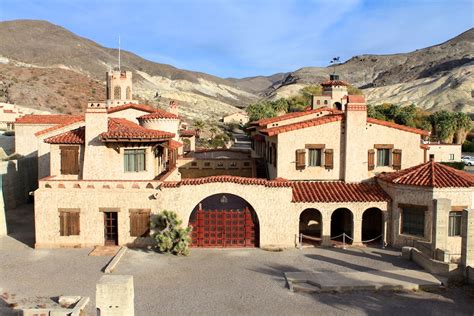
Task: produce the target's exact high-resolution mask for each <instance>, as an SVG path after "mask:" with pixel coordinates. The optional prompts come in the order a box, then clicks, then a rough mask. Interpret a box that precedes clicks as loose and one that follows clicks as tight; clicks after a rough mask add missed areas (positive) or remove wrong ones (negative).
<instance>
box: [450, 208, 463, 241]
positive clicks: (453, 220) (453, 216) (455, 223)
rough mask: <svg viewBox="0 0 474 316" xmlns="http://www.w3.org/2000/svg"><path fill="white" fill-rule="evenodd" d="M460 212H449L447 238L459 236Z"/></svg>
mask: <svg viewBox="0 0 474 316" xmlns="http://www.w3.org/2000/svg"><path fill="white" fill-rule="evenodd" d="M461 221H462V212H449V229H448V236H461Z"/></svg>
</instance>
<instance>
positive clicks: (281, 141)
mask: <svg viewBox="0 0 474 316" xmlns="http://www.w3.org/2000/svg"><path fill="white" fill-rule="evenodd" d="M340 130H341V121H336V122H332V123H328V124H324V125H319V126H313V127H308V128H305V129H299V130H295V131H293V132H287V133H282V134H279V135H278V144H277V146H278V147H277V151H278V154H277V155H278V159H277V168H278V171H277V172H276V173H275V172H274V170H273V169H272V167H271V166H269V171H270V175H271V177H272V178H275V177H282V178H285V179H291V180H306V179H311V180H339V179H342V175H341V170H342V169H341V164H342V163H341V162H342V157H341V148H344V146H343V144H342V140H341V133H340ZM270 139H271V138H270ZM306 144H325V145H326V149H333V152H334V168H333V169H331V170H327V169H325V168H324V166H323V167H308V159H309V155H308V153H306V168H305V169H304V170H296V154H295V152H296V150H297V149H305V145H306ZM323 156H324V155H323ZM323 165H324V159H323Z"/></svg>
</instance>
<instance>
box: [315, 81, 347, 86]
mask: <svg viewBox="0 0 474 316" xmlns="http://www.w3.org/2000/svg"><path fill="white" fill-rule="evenodd" d="M321 85H322V86H323V87H324V86H348V85H349V84H348V83H347V82H345V81H342V80H328V81H324V82H321Z"/></svg>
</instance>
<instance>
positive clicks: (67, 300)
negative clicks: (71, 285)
mask: <svg viewBox="0 0 474 316" xmlns="http://www.w3.org/2000/svg"><path fill="white" fill-rule="evenodd" d="M80 299H81V297H80V296H60V297H59V300H58V302H59V305H61V307H64V308H69V306H71V305H74V304H76V303H77V302H79V300H80Z"/></svg>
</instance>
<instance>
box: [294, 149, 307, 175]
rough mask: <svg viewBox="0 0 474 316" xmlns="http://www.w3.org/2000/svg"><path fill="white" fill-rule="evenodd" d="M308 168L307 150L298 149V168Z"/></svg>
mask: <svg viewBox="0 0 474 316" xmlns="http://www.w3.org/2000/svg"><path fill="white" fill-rule="evenodd" d="M304 168H306V150H305V149H298V150H297V151H296V170H303V169H304Z"/></svg>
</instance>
